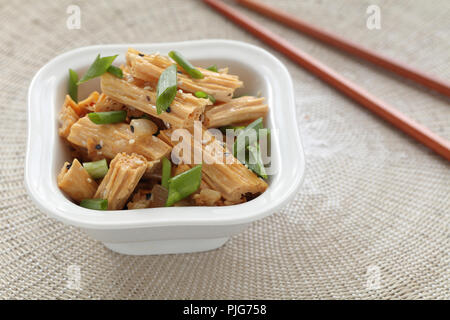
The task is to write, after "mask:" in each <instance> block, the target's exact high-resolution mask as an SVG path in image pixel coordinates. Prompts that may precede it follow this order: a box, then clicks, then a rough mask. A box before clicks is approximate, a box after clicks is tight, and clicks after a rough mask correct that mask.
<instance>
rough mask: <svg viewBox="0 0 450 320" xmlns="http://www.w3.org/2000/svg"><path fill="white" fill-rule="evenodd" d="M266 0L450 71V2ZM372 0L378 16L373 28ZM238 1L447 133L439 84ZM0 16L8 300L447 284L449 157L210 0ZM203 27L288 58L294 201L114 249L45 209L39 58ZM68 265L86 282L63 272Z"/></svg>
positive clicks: (7, 4)
mask: <svg viewBox="0 0 450 320" xmlns="http://www.w3.org/2000/svg"><path fill="white" fill-rule="evenodd" d="M269 2H272V3H276V4H277V5H278V6H279V7H281V8H283V9H285V10H288V11H290V12H291V13H295V14H296V15H298V16H299V17H302V18H304V19H305V20H308V21H311V22H314V23H316V24H318V25H321V26H323V27H324V28H326V29H328V30H333V31H335V32H337V33H339V34H342V35H344V36H346V37H348V38H349V39H351V40H354V41H358V42H360V43H363V44H364V45H366V46H367V47H369V48H372V49H375V50H377V51H379V52H382V53H385V54H387V55H390V56H393V57H396V58H398V59H400V60H403V61H405V62H407V63H408V64H411V65H412V66H415V67H418V68H420V69H422V70H426V71H428V72H429V73H431V74H435V75H439V76H440V77H441V78H444V79H449V78H450V55H449V52H450V43H449V38H450V33H449V30H450V20H449V19H448V17H449V14H450V3H449V2H448V1H445V0H443V1H433V2H429V1H404V0H403V1H393V0H392V1H378V0H373V1H356V0H352V1H348V0H346V1H335V0H327V1H325V0H322V1H320V0H315V1H312V0H305V1H300V0H298V1H296V0H292V1H287V0H284V1H275V0H273V1H269ZM69 4H76V5H79V6H80V8H81V14H82V15H81V18H82V20H81V23H82V24H81V29H80V30H68V29H67V28H66V19H67V17H68V15H67V14H66V8H67V6H68V5H69ZM369 4H378V5H379V6H380V8H381V18H382V21H381V26H382V28H381V30H372V31H371V30H368V29H367V28H366V17H367V15H366V8H367V6H368V5H369ZM241 10H242V11H244V12H246V13H247V14H249V15H250V16H251V17H253V18H255V19H256V20H258V21H259V22H262V23H263V24H265V25H267V26H268V27H270V28H271V29H272V30H274V31H275V32H276V33H278V34H280V35H282V36H283V37H286V38H287V39H289V41H291V42H292V43H293V44H295V45H296V46H299V47H301V48H302V49H304V50H305V51H306V52H309V53H311V54H312V55H314V56H316V57H317V58H319V59H320V60H322V61H323V62H324V63H326V64H327V65H329V66H331V67H332V68H334V69H336V70H337V71H339V72H340V73H341V74H343V75H345V76H346V77H348V78H349V79H351V80H353V81H355V82H358V83H360V84H361V85H362V86H363V87H365V88H367V89H369V90H370V91H371V92H372V93H374V94H375V95H377V96H379V97H380V98H382V99H384V100H386V101H388V102H390V103H392V104H393V105H395V106H396V107H397V108H398V109H400V110H402V111H403V112H405V113H406V114H408V115H410V116H411V117H412V118H414V119H416V120H418V121H419V122H421V123H423V124H424V125H426V126H428V127H429V128H431V129H432V130H433V131H435V132H436V133H438V134H440V135H442V136H443V137H445V138H447V139H450V109H449V101H448V100H446V99H445V98H443V97H442V96H440V95H438V94H435V93H430V92H429V91H427V90H425V89H423V88H421V87H419V86H418V85H415V84H412V83H410V82H407V81H403V80H402V79H400V78H398V77H396V76H393V75H392V74H390V73H388V72H385V71H382V70H379V69H377V68H375V67H373V66H370V65H369V64H367V63H364V62H360V61H357V60H354V59H352V58H350V57H349V56H347V55H345V54H341V53H337V52H335V51H333V50H331V49H329V48H328V47H326V46H323V45H321V44H319V43H317V42H315V41H313V40H311V39H309V38H306V37H304V36H302V35H299V34H297V33H296V32H294V31H292V30H289V29H286V28H284V27H282V26H279V25H278V24H276V23H273V22H270V21H268V20H267V19H265V18H263V17H259V16H257V15H256V14H253V13H251V12H249V11H247V10H245V9H241ZM0 21H2V23H1V24H0V38H1V47H0V66H1V68H0V70H1V77H0V81H1V82H0V84H1V85H0V110H1V112H0V115H1V116H0V139H1V142H0V143H1V153H0V174H1V176H0V179H1V180H0V298H2V299H9V298H18V299H22V298H27V299H28V298H50V299H54V298H57V299H69V298H74V299H90V298H108V299H130V298H135V299H142V298H146V299H153V298H161V299H173V298H177V299H184V298H199V299H209V298H211V299H214V298H216V299H217V298H218V299H222V298H233V299H244V298H262V299H266V298H267V299H271V298H275V299H276V298H282V299H291V298H295V299H305V298H350V299H360V298H394V299H395V298H419V299H421V298H431V299H443V298H447V299H448V298H450V293H449V291H450V277H449V263H450V258H449V252H450V250H449V249H450V247H449V241H450V237H449V222H450V198H449V193H450V170H449V169H450V166H449V164H448V163H447V162H445V161H444V160H442V159H441V158H439V157H438V156H436V155H434V154H433V153H432V152H430V151H429V150H427V149H426V148H424V147H422V146H421V145H419V144H418V143H416V142H414V141H413V140H412V139H410V138H408V137H407V136H405V135H404V134H401V133H399V132H398V131H397V130H395V129H394V128H392V127H391V126H390V125H387V124H386V123H384V122H383V121H381V120H379V119H378V118H376V117H375V116H374V115H372V114H371V113H369V112H368V111H365V110H364V109H362V108H361V107H359V106H358V105H356V104H355V103H353V102H351V101H350V100H348V99H346V98H345V97H343V96H342V95H340V94H339V93H338V92H336V91H335V90H333V89H330V88H329V87H327V86H326V85H325V84H323V83H322V82H320V81H319V80H317V79H316V78H314V77H313V76H312V75H310V74H308V73H307V72H305V71H304V70H302V69H300V68H299V67H297V66H296V65H294V64H293V63H291V62H290V61H288V60H287V59H285V58H284V57H282V56H280V55H279V54H278V53H276V52H274V51H273V50H271V49H270V48H267V46H265V45H264V44H262V43H260V42H259V41H258V40H257V39H255V38H253V37H252V36H250V35H248V34H247V33H246V32H244V31H242V30H241V29H239V28H238V27H236V26H235V25H233V24H231V23H229V22H227V21H226V20H225V19H224V18H223V17H221V16H219V15H218V14H216V13H215V12H214V11H212V10H211V9H210V8H208V7H207V6H205V5H204V4H203V3H202V2H201V1H196V0H189V1H187V0H169V1H162V0H159V1H158V0H155V1H76V0H73V1H5V0H2V1H0ZM204 38H225V39H235V40H241V41H246V42H249V43H253V44H256V45H259V46H262V47H264V48H266V49H268V50H269V51H271V52H274V53H275V54H276V55H277V56H278V57H280V58H281V60H282V61H283V62H285V63H286V65H287V66H288V69H289V70H290V72H291V74H292V77H293V79H294V85H295V92H296V105H297V121H298V126H299V128H300V132H301V135H302V138H303V142H304V145H305V152H306V159H307V174H306V178H305V183H304V186H303V187H302V189H301V190H300V192H299V193H298V194H297V196H296V198H295V200H294V201H293V202H292V203H290V204H289V205H287V206H286V207H285V208H283V209H282V210H280V211H279V212H278V213H276V214H274V215H273V216H270V217H268V218H266V219H263V220H261V221H258V222H255V223H253V224H252V225H251V227H250V228H249V229H247V230H246V231H245V232H243V233H241V234H239V235H238V236H235V237H233V238H232V239H231V241H229V242H228V243H227V244H226V245H225V246H224V247H222V248H221V249H219V250H215V251H211V252H206V253H197V254H181V255H165V256H164V255H163V256H148V257H133V256H123V255H119V254H115V253H113V252H111V251H109V250H107V249H106V248H104V247H103V246H102V245H101V244H100V243H98V242H96V241H94V240H92V239H90V238H89V237H87V236H86V235H85V234H83V233H81V232H80V231H78V230H77V229H75V228H72V227H68V226H65V225H63V224H61V223H59V222H56V221H55V220H53V219H50V218H48V217H47V216H46V215H45V213H42V212H40V211H39V210H38V209H37V208H36V207H35V206H34V205H33V204H32V202H31V201H30V199H29V197H28V196H27V193H26V191H25V188H24V182H23V166H24V155H25V145H26V127H27V124H26V119H27V114H26V104H27V100H26V93H27V88H28V85H29V83H30V80H31V78H32V76H33V75H34V74H35V72H36V71H37V70H38V69H39V68H40V67H41V66H42V65H44V64H45V63H46V62H48V61H49V60H50V59H51V58H53V57H54V56H56V55H58V54H60V53H63V52H65V51H67V50H70V49H73V48H76V47H81V46H86V45H92V44H101V43H105V44H106V43H133V42H160V41H180V40H191V39H204ZM292 161H295V159H292ZM71 265H75V266H78V267H79V268H80V270H81V290H75V289H69V288H68V286H67V283H68V267H69V266H71ZM377 273H378V274H379V276H380V283H379V286H376V285H375V286H368V285H367V281H368V279H369V278H370V277H373V276H374V277H375V278H373V279H376V277H377Z"/></svg>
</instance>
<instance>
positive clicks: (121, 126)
mask: <svg viewBox="0 0 450 320" xmlns="http://www.w3.org/2000/svg"><path fill="white" fill-rule="evenodd" d="M149 121H150V120H149ZM67 140H68V141H69V142H71V143H73V144H75V145H77V146H80V147H83V148H88V146H89V145H94V146H97V145H98V150H97V149H96V152H98V153H99V154H100V155H102V156H103V157H105V158H108V159H112V158H114V157H115V156H116V154H118V153H121V152H126V153H133V152H135V153H138V154H141V155H143V156H144V157H145V158H146V159H147V160H158V159H161V158H162V157H165V156H168V155H169V154H170V151H171V149H172V148H171V147H170V146H169V145H167V144H166V143H164V142H163V141H162V140H161V139H158V138H157V137H155V136H153V135H148V136H139V137H137V136H135V135H134V134H133V132H131V128H130V125H129V124H126V123H114V124H100V125H99V124H95V123H93V122H92V121H91V120H89V118H88V117H87V116H86V117H84V118H81V119H80V120H78V121H77V122H76V123H75V124H74V125H72V127H71V129H70V134H69V136H68V137H67ZM92 140H95V141H92Z"/></svg>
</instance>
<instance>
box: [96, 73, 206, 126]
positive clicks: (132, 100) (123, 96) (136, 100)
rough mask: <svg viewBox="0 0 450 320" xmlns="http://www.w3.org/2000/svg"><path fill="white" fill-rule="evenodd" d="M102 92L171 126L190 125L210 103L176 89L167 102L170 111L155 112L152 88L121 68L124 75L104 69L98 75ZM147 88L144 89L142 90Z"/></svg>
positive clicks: (154, 96)
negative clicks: (118, 76)
mask: <svg viewBox="0 0 450 320" xmlns="http://www.w3.org/2000/svg"><path fill="white" fill-rule="evenodd" d="M101 87H102V90H103V92H104V93H105V94H106V95H108V96H109V97H111V98H112V99H114V100H116V101H118V102H120V103H122V104H125V105H127V106H131V107H133V108H136V109H138V110H140V111H142V112H145V113H148V114H149V115H151V116H154V117H156V118H159V119H161V120H163V121H164V122H166V123H168V124H169V125H170V126H171V127H174V128H190V127H192V126H193V123H194V121H195V120H199V119H200V116H201V115H202V114H203V111H204V110H205V107H206V106H207V105H208V104H211V102H210V101H209V99H200V98H196V97H194V96H193V95H192V94H188V93H183V92H180V91H178V92H177V94H176V96H175V99H174V100H173V102H172V104H171V105H170V109H171V111H170V112H162V113H161V114H157V112H156V105H155V104H156V89H155V88H151V87H148V86H146V85H145V82H144V81H142V80H139V79H135V78H133V77H132V76H131V75H129V74H128V73H127V72H126V71H124V78H123V79H119V78H117V77H116V76H113V75H112V74H110V73H108V72H106V73H105V74H103V75H102V77H101ZM146 88H147V89H146Z"/></svg>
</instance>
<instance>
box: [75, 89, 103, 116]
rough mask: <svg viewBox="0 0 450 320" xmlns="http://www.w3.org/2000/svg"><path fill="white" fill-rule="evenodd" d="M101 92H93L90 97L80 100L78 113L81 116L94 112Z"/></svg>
mask: <svg viewBox="0 0 450 320" xmlns="http://www.w3.org/2000/svg"><path fill="white" fill-rule="evenodd" d="M99 97H100V94H99V93H98V92H97V91H93V92H91V94H90V95H89V97H87V98H86V99H84V100H83V101H80V102H78V109H79V113H78V115H79V116H80V117H83V116H85V115H86V113H88V112H93V111H94V108H95V104H96V103H97V100H98V99H99Z"/></svg>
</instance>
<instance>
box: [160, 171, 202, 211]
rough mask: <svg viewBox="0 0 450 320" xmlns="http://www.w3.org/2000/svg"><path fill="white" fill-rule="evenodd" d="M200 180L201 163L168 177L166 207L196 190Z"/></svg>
mask: <svg viewBox="0 0 450 320" xmlns="http://www.w3.org/2000/svg"><path fill="white" fill-rule="evenodd" d="M201 180H202V165H201V164H200V165H198V166H195V167H193V168H192V169H189V170H188V171H185V172H183V173H180V174H179V175H177V176H175V177H172V178H170V179H169V195H168V197H167V202H166V207H170V206H172V205H173V204H174V203H176V202H178V201H180V200H183V199H184V198H186V197H188V196H189V195H191V194H192V193H194V192H195V191H197V190H198V188H199V187H200V182H201Z"/></svg>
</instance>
